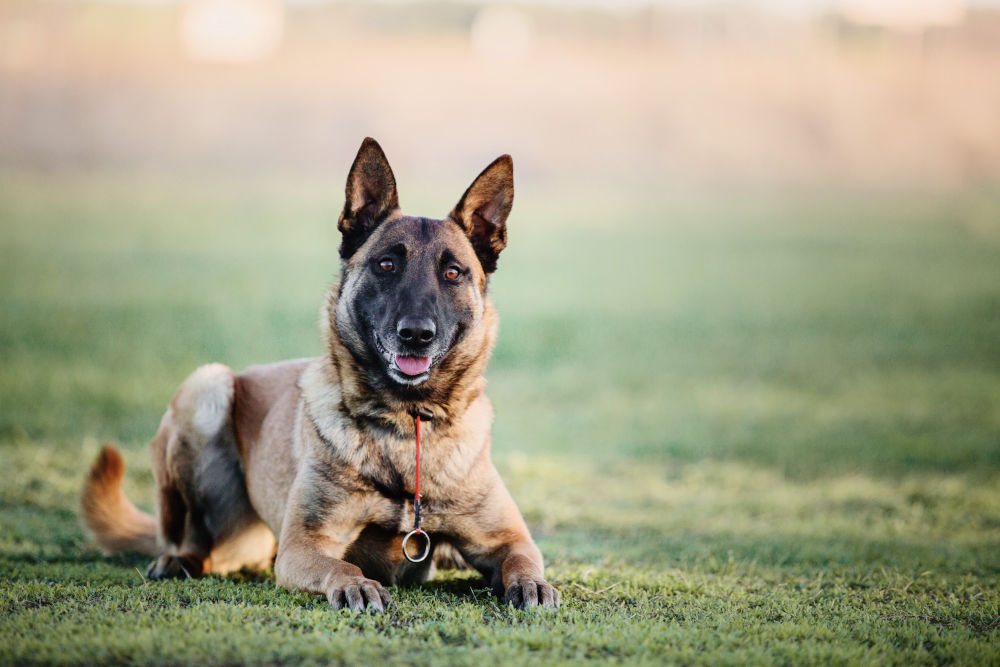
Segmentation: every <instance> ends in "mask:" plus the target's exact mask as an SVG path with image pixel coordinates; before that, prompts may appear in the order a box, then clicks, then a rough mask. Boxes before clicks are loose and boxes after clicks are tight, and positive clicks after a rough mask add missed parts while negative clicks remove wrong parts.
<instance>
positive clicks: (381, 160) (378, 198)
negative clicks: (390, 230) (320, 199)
mask: <svg viewBox="0 0 1000 667" xmlns="http://www.w3.org/2000/svg"><path fill="white" fill-rule="evenodd" d="M345 195H346V201H345V202H344V211H343V213H341V214H340V220H339V221H338V222H337V229H339V230H340V234H341V241H340V256H341V257H342V258H343V259H347V258H348V257H350V256H351V255H353V254H354V252H355V251H356V250H357V249H358V248H360V247H361V245H362V244H363V243H364V242H365V240H366V239H367V238H368V237H369V236H370V235H371V233H372V232H373V231H375V228H376V227H378V226H379V224H381V222H382V221H383V220H385V219H386V218H387V217H388V216H389V214H390V213H392V212H393V211H394V210H396V209H398V208H399V195H398V194H397V192H396V177H395V176H393V174H392V167H390V166H389V160H388V159H386V157H385V153H384V152H383V151H382V147H381V146H379V145H378V142H377V141H375V140H374V139H372V138H371V137H366V138H365V140H364V141H363V142H362V143H361V148H359V149H358V155H357V157H355V158H354V164H352V165H351V171H350V173H348V175H347V190H346V192H345Z"/></svg>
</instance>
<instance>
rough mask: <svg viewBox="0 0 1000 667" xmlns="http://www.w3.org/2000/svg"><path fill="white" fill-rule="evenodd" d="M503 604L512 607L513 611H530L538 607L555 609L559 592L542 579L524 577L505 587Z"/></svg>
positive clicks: (557, 604)
mask: <svg viewBox="0 0 1000 667" xmlns="http://www.w3.org/2000/svg"><path fill="white" fill-rule="evenodd" d="M504 602H505V603H506V604H509V605H514V608H515V609H531V608H532V607H539V606H541V607H545V608H548V609H557V608H558V607H559V591H558V590H556V589H555V588H554V587H553V586H552V584H550V583H549V582H547V581H545V580H543V579H531V578H529V577H525V578H523V579H518V580H517V581H516V582H515V583H513V584H511V585H510V586H508V587H507V590H506V591H505V592H504Z"/></svg>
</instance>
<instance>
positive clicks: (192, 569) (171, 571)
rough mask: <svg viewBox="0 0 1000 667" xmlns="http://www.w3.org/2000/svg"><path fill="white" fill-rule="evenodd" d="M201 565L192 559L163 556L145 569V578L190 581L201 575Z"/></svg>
mask: <svg viewBox="0 0 1000 667" xmlns="http://www.w3.org/2000/svg"><path fill="white" fill-rule="evenodd" d="M202 569H203V563H201V562H198V561H196V560H195V559H192V558H184V557H182V556H172V555H168V554H164V555H162V556H160V557H159V558H157V559H156V560H154V561H153V562H152V563H150V564H149V567H147V568H146V577H147V578H148V579H152V580H153V581H158V580H160V579H190V578H192V577H200V576H201V575H202Z"/></svg>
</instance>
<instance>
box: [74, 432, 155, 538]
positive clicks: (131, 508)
mask: <svg viewBox="0 0 1000 667" xmlns="http://www.w3.org/2000/svg"><path fill="white" fill-rule="evenodd" d="M124 476H125V461H123V460H122V455H121V454H119V453H118V450H117V449H115V448H114V447H112V446H111V445H105V446H104V449H102V450H101V453H100V455H99V456H98V457H97V460H96V461H95V462H94V465H93V467H91V469H90V473H89V474H88V475H87V479H86V481H85V482H84V485H83V493H82V494H81V495H80V510H81V516H82V517H83V523H84V525H85V526H86V527H87V528H88V529H90V531H91V532H92V533H93V534H94V536H95V537H96V538H97V543H98V544H99V545H100V547H101V549H102V550H103V551H104V552H105V553H107V554H114V553H119V552H121V551H138V552H140V553H144V554H146V555H149V556H156V555H158V554H159V551H160V550H159V548H158V546H157V542H156V533H157V529H156V518H155V517H153V516H151V515H149V514H146V513H145V512H142V511H140V510H139V509H138V508H137V507H136V506H135V505H133V504H132V503H131V502H130V501H129V499H128V498H126V497H125V493H124V492H123V491H122V477H124Z"/></svg>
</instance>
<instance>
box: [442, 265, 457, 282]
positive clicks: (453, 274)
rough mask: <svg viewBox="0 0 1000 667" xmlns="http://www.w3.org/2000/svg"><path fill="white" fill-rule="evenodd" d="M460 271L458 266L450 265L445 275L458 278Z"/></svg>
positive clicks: (452, 278) (454, 278)
mask: <svg viewBox="0 0 1000 667" xmlns="http://www.w3.org/2000/svg"><path fill="white" fill-rule="evenodd" d="M459 273H460V272H459V270H458V267H455V266H449V267H448V268H447V269H445V270H444V277H445V278H446V279H448V280H458V274H459Z"/></svg>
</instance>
